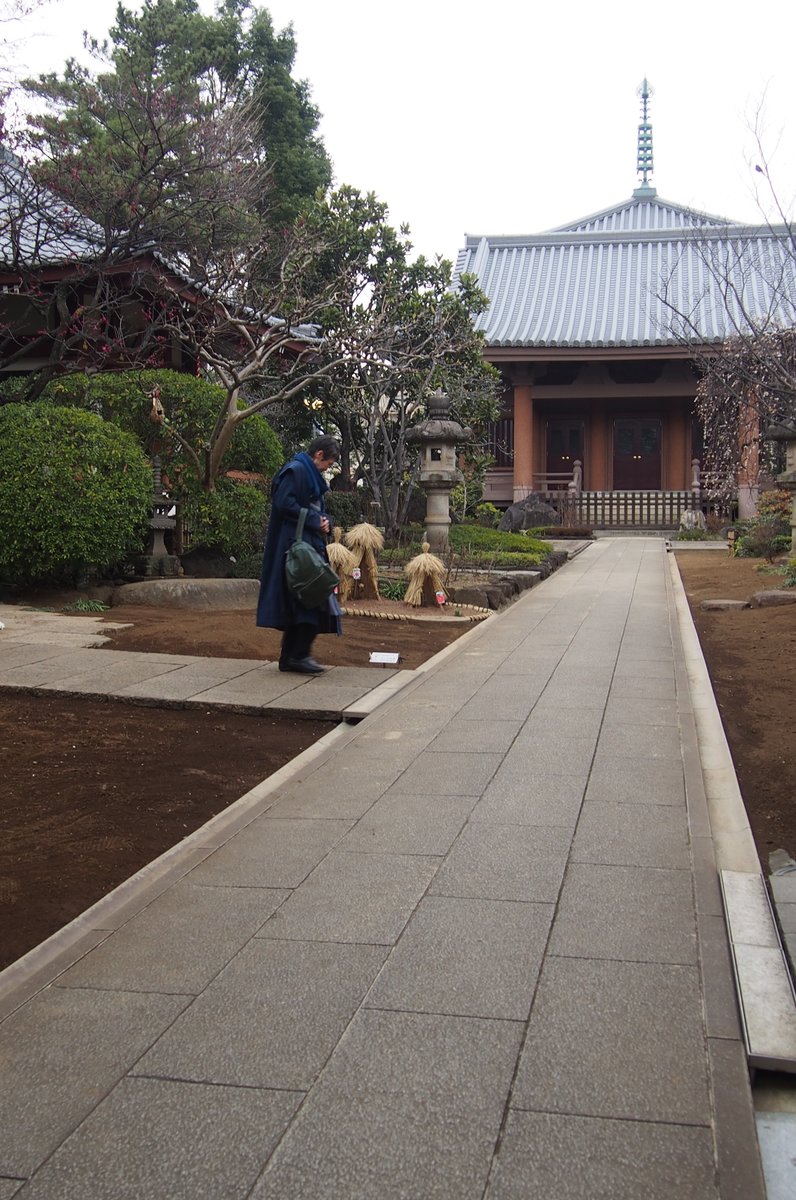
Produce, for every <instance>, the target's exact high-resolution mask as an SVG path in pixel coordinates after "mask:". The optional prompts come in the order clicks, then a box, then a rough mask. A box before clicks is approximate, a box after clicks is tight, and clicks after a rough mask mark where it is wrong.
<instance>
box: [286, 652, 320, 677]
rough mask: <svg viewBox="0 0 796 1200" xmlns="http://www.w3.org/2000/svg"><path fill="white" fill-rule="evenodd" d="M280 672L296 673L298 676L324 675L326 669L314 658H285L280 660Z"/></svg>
mask: <svg viewBox="0 0 796 1200" xmlns="http://www.w3.org/2000/svg"><path fill="white" fill-rule="evenodd" d="M279 670H280V671H295V672H296V674H297V675H322V674H323V672H324V671H325V670H326V667H322V666H321V664H320V663H317V662H316V661H315V659H314V658H310V657H309V656H307V658H285V659H280V660H279Z"/></svg>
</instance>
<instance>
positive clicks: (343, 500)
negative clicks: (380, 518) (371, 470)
mask: <svg viewBox="0 0 796 1200" xmlns="http://www.w3.org/2000/svg"><path fill="white" fill-rule="evenodd" d="M364 498H365V497H364V493H363V492H362V490H361V489H358V490H357V491H353V492H335V491H328V492H327V493H326V495H325V496H324V498H323V502H324V504H325V505H326V511H327V512H328V514H329V520H330V521H331V523H332V525H333V526H334V525H339V526H340V528H341V529H343V530H346V529H352V528H353V526H354V525H359V524H360V522H361V521H364V520H365V517H364V516H363V511H362V504H363V500H364Z"/></svg>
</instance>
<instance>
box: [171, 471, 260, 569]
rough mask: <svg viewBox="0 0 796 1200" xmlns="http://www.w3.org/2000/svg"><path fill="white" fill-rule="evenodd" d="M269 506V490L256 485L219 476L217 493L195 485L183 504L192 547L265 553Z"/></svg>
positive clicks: (237, 553) (232, 553) (233, 553)
mask: <svg viewBox="0 0 796 1200" xmlns="http://www.w3.org/2000/svg"><path fill="white" fill-rule="evenodd" d="M268 509H269V500H268V497H267V496H266V495H265V492H264V491H263V490H262V489H261V488H258V487H254V486H253V485H252V484H248V483H235V482H234V481H233V480H231V479H219V480H218V482H217V483H216V490H215V491H214V492H205V491H202V489H201V488H199V487H198V486H191V487H190V488H188V489H187V490H186V493H185V496H184V499H183V503H182V516H183V520H184V522H185V524H186V525H187V527H188V529H189V530H190V533H191V549H192V550H193V549H198V548H199V547H208V548H213V549H218V550H220V551H222V553H224V554H227V555H230V556H231V557H233V558H239V559H244V558H247V557H249V556H251V555H252V554H255V555H257V554H259V555H262V547H263V539H264V537H265V526H266V521H267V518H268ZM258 574H259V571H258ZM247 578H248V576H247Z"/></svg>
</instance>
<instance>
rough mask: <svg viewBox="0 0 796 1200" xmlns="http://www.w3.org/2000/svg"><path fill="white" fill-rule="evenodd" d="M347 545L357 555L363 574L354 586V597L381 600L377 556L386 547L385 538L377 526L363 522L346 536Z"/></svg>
mask: <svg viewBox="0 0 796 1200" xmlns="http://www.w3.org/2000/svg"><path fill="white" fill-rule="evenodd" d="M345 544H346V545H347V546H348V547H349V549H350V550H351V553H352V554H354V555H355V557H356V559H357V566H358V567H359V569H360V571H361V572H362V575H361V578H360V580H359V582H358V584H355V586H354V595H355V596H356V597H357V598H359V597H363V598H364V599H366V600H378V598H379V568H378V566H377V564H376V554H377V553H378V551H379V550H381V549H382V548H383V546H384V537H383V535H382V533H381V531H380V530H379V529H377V528H376V526H375V525H368V524H367V522H364V521H363V522H362V524H361V525H354V526H353V527H352V528H351V529H349V531H348V533H347V534H346V535H345Z"/></svg>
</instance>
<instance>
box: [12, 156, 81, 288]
mask: <svg viewBox="0 0 796 1200" xmlns="http://www.w3.org/2000/svg"><path fill="white" fill-rule="evenodd" d="M103 242H104V239H103V236H102V230H101V229H100V227H99V226H98V225H96V224H95V223H94V222H93V221H91V220H89V218H88V217H84V216H83V214H82V213H80V212H78V211H77V209H75V208H72V207H71V206H70V205H69V204H67V203H66V202H65V201H63V200H59V199H58V197H57V196H55V195H54V194H53V193H52V192H50V191H47V189H46V188H41V187H38V186H37V185H36V183H34V181H33V179H32V177H31V175H30V174H29V172H28V171H27V170H26V169H25V166H24V164H23V163H22V162H21V161H20V160H19V159H18V158H17V157H16V156H15V155H14V154H12V153H11V152H10V151H8V150H6V149H4V148H2V147H0V269H2V268H5V269H9V270H14V269H17V268H19V267H22V268H31V267H46V266H56V265H61V264H62V263H69V262H81V261H84V260H85V259H87V258H92V257H95V256H96V255H97V254H100V253H101V252H102V246H103Z"/></svg>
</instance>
